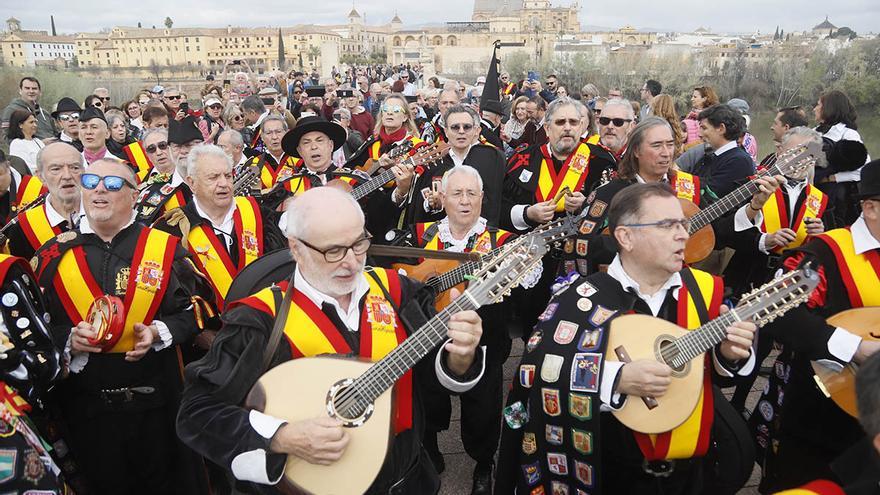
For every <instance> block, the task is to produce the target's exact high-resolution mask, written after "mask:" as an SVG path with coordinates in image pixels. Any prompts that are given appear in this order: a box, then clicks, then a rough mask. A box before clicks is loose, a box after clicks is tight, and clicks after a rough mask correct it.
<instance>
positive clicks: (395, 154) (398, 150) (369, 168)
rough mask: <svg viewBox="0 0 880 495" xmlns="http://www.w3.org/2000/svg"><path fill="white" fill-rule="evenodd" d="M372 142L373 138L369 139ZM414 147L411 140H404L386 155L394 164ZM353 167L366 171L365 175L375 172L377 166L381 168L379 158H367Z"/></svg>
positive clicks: (377, 168) (355, 154)
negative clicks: (361, 163)
mask: <svg viewBox="0 0 880 495" xmlns="http://www.w3.org/2000/svg"><path fill="white" fill-rule="evenodd" d="M377 139H378V138H377ZM373 142H375V140H373V141H371V144H372V143H373ZM414 147H415V144H413V142H412V141H404V142H402V143H400V144H398V145H397V146H395V147H394V148H392V149H391V150H390V151H388V153H386V155H387V156H388V158H390V159H391V160H392V161H393V162H394V164H396V163H397V161H398V160H400V159H402V158H405V157H406V155H408V154H409V152H410V151H412V150H413V148H414ZM357 155H358V153H354V154H353V155H352V156H353V157H354V156H357ZM346 165H348V164H346ZM355 168H356V169H357V170H360V171H361V172H366V173H367V175H373V174H374V173H376V171H377V170H379V168H381V165H379V160H375V161H374V160H373V159H372V158H367V161H366V162H364V164H363V165H361V166H359V167H355ZM392 178H393V177H392Z"/></svg>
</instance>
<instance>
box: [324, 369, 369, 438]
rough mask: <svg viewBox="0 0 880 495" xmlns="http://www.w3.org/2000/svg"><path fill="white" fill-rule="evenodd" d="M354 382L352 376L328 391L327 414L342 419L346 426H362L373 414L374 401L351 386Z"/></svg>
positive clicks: (343, 424) (335, 384)
mask: <svg viewBox="0 0 880 495" xmlns="http://www.w3.org/2000/svg"><path fill="white" fill-rule="evenodd" d="M353 382H354V380H353V379H352V378H346V379H344V380H340V381H338V382H336V383H334V384H333V386H332V387H330V390H329V391H328V392H327V399H326V406H327V414H329V415H330V417H332V418H336V419H338V420H340V421H342V426H344V427H346V428H357V427H359V426H362V425H363V424H364V423H366V422H367V420H368V419H370V416H371V415H372V414H373V403H372V402H368V401H367V400H366V399H364V398H362V397H361V395H360V394H359V393H358V392H357V391H355V390H353V389H352V388H351V384H352V383H353Z"/></svg>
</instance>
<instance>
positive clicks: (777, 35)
mask: <svg viewBox="0 0 880 495" xmlns="http://www.w3.org/2000/svg"><path fill="white" fill-rule="evenodd" d="M779 38H780V36H779V26H776V32H775V33H773V41H776V40H778V39H779Z"/></svg>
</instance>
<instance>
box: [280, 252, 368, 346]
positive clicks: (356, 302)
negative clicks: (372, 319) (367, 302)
mask: <svg viewBox="0 0 880 495" xmlns="http://www.w3.org/2000/svg"><path fill="white" fill-rule="evenodd" d="M293 286H294V287H296V289H297V290H299V291H300V292H302V293H303V295H305V296H306V297H308V298H309V300H311V301H312V302H313V303H315V305H316V306H318V307H319V308H320V307H321V305H322V304H323V303H327V304H329V305H331V306H333V308H334V309H336V313H337V314H338V315H339V319H340V320H342V322H343V323H345V326H346V327H348V329H349V330H350V331H352V332H356V331H357V330H358V328H360V324H361V323H360V320H361V311H360V302H361V299H363V298H364V296H365V295H366V294H367V292H369V291H370V284H369V283H368V282H367V279H366V277H364V276H363V275H362V276H361V277H359V278H358V284H357V287H355V289H354V292H353V293H352V295H351V301H349V303H348V308H347V309H343V308H342V306H340V305H339V301H337V300H336V298H333V297H330V296H328V295H327V294H324V293H323V292H321V291H319V290H318V289H316V288H315V287H314V286H312V284H310V283H309V282H308V281H306V279H305V278H304V277H303V276H302V272H301V271H300V270H299V266H297V267H296V270H295V273H294V275H293Z"/></svg>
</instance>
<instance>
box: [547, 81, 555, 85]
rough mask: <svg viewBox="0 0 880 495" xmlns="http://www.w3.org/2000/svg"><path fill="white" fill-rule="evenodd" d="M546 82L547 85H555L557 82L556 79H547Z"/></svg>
mask: <svg viewBox="0 0 880 495" xmlns="http://www.w3.org/2000/svg"><path fill="white" fill-rule="evenodd" d="M545 84H547V86H553V85H554V84H556V81H547V82H546V83H545Z"/></svg>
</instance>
